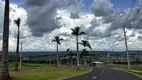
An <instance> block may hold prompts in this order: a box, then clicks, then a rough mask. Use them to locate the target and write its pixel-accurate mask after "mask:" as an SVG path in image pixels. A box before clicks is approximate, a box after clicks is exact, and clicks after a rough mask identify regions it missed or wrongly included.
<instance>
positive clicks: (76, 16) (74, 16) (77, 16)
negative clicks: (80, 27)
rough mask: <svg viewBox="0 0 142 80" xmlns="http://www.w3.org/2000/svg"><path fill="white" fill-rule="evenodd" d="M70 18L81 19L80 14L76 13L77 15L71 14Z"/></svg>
mask: <svg viewBox="0 0 142 80" xmlns="http://www.w3.org/2000/svg"><path fill="white" fill-rule="evenodd" d="M70 18H72V19H78V18H80V16H79V13H77V12H75V13H73V12H71V13H70Z"/></svg>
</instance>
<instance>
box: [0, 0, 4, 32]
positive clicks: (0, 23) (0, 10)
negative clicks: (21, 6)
mask: <svg viewBox="0 0 142 80" xmlns="http://www.w3.org/2000/svg"><path fill="white" fill-rule="evenodd" d="M3 17H4V3H3V2H2V1H1V0H0V18H1V19H0V33H2V29H3Z"/></svg>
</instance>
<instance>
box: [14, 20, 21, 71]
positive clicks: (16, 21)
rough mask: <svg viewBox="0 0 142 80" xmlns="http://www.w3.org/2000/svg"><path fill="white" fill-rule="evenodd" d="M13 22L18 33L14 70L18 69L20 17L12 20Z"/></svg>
mask: <svg viewBox="0 0 142 80" xmlns="http://www.w3.org/2000/svg"><path fill="white" fill-rule="evenodd" d="M14 23H15V24H16V25H17V26H18V33H17V48H16V60H15V71H18V59H19V56H18V54H19V35H20V34H19V28H20V23H21V19H20V18H18V19H17V20H14Z"/></svg>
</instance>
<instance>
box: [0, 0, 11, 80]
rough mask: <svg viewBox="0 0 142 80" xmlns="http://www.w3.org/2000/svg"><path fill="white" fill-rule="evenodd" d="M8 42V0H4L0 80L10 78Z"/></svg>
mask: <svg viewBox="0 0 142 80" xmlns="http://www.w3.org/2000/svg"><path fill="white" fill-rule="evenodd" d="M8 40H9V0H5V12H4V25H3V45H2V70H1V75H0V80H8V79H9V78H10V75H9V70H8V46H9V45H8V42H9V41H8Z"/></svg>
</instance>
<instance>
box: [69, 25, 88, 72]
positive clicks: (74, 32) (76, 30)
mask: <svg viewBox="0 0 142 80" xmlns="http://www.w3.org/2000/svg"><path fill="white" fill-rule="evenodd" d="M71 30H72V35H74V36H76V49H77V70H80V64H79V46H78V37H79V36H80V35H84V34H86V33H85V32H80V27H74V28H71Z"/></svg>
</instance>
